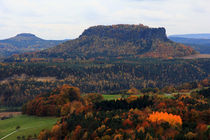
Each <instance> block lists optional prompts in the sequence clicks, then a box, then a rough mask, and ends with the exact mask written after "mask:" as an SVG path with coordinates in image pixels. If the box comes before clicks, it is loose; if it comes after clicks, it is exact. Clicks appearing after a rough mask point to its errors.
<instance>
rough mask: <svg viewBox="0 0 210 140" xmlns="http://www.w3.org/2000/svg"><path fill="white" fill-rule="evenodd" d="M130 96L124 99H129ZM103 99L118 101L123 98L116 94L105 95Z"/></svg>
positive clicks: (125, 96)
mask: <svg viewBox="0 0 210 140" xmlns="http://www.w3.org/2000/svg"><path fill="white" fill-rule="evenodd" d="M128 96H130V95H124V98H127V97H128ZM135 96H138V97H139V96H142V95H135ZM103 97H104V99H105V100H116V99H119V98H122V97H123V96H122V95H121V94H115V95H109V94H103Z"/></svg>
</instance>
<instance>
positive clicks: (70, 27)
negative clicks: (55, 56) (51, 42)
mask: <svg viewBox="0 0 210 140" xmlns="http://www.w3.org/2000/svg"><path fill="white" fill-rule="evenodd" d="M208 5H210V1H209V0H199V1H198V0H185V1H183V0H77V1H75V0H59V1H58V0H18V1H17V0H1V1H0V17H1V25H2V26H0V38H7V37H11V36H14V35H15V34H17V33H21V32H31V33H35V34H37V35H38V36H40V37H42V38H46V39H64V38H76V37H77V36H79V35H80V34H81V33H82V31H83V30H84V29H86V28H88V27H89V26H93V25H98V24H100V25H103V24H104V25H108V24H121V23H125V24H126V23H127V24H139V23H143V24H145V25H149V26H152V27H159V26H163V27H166V29H167V32H168V34H176V33H177V34H181V33H197V32H210V29H209V24H210V18H209V14H210V9H209V7H208Z"/></svg>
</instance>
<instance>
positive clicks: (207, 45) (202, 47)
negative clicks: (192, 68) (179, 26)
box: [169, 36, 210, 54]
mask: <svg viewBox="0 0 210 140" xmlns="http://www.w3.org/2000/svg"><path fill="white" fill-rule="evenodd" d="M206 37H207V36H206ZM169 39H171V40H172V41H174V42H177V43H182V44H184V45H186V46H190V47H192V48H194V49H195V50H196V51H198V52H200V53H201V54H210V39H198V38H184V37H174V36H169Z"/></svg>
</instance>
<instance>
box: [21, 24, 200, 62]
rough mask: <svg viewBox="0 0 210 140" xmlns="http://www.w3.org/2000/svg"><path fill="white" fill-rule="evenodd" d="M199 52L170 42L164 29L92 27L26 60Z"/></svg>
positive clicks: (139, 26) (168, 54) (140, 26)
mask: <svg viewBox="0 0 210 140" xmlns="http://www.w3.org/2000/svg"><path fill="white" fill-rule="evenodd" d="M196 53H197V52H196V51H195V50H194V49H192V48H190V47H186V46H184V45H182V44H178V43H175V42H172V41H171V40H169V39H168V38H167V36H166V30H165V28H149V27H148V26H144V25H142V24H140V25H124V24H120V25H111V26H102V25H100V26H93V27H90V28H88V29H86V30H85V31H84V32H83V33H82V34H81V35H80V36H79V38H77V39H74V40H70V41H67V42H65V43H62V44H60V45H58V46H56V47H53V48H49V49H47V50H43V51H40V52H37V53H33V55H29V54H27V55H22V57H27V58H34V57H35V58H64V59H78V58H79V59H91V58H94V59H95V58H99V57H100V58H109V57H153V58H168V57H182V56H186V55H192V54H196Z"/></svg>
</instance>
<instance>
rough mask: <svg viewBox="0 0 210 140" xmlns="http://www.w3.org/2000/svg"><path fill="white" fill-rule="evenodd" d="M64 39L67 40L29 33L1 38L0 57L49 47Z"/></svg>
mask: <svg viewBox="0 0 210 140" xmlns="http://www.w3.org/2000/svg"><path fill="white" fill-rule="evenodd" d="M64 41H66V40H44V39H41V38H39V37H37V36H35V35H33V34H29V33H22V34H18V35H16V36H15V37H11V38H9V39H5V40H0V58H1V57H8V56H11V55H13V54H21V53H24V52H32V51H38V50H43V49H47V48H50V47H54V46H56V45H58V44H60V43H63V42H64Z"/></svg>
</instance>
